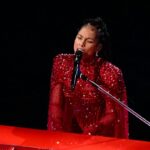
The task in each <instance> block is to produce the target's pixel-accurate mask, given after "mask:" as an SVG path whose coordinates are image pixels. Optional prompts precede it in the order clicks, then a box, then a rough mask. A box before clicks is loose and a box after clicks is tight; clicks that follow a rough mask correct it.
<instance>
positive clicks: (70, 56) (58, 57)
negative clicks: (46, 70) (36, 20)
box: [54, 53, 74, 61]
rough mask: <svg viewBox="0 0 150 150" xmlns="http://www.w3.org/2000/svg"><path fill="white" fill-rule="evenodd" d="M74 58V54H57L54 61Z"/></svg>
mask: <svg viewBox="0 0 150 150" xmlns="http://www.w3.org/2000/svg"><path fill="white" fill-rule="evenodd" d="M73 57H74V54H67V53H60V54H57V55H56V56H55V57H54V60H56V59H57V60H61V61H62V60H64V61H65V60H70V59H71V60H72V59H73Z"/></svg>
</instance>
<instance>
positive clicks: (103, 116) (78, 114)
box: [48, 54, 128, 138]
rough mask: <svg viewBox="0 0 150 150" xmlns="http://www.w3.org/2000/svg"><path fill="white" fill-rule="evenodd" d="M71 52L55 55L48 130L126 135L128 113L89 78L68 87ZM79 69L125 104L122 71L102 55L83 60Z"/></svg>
mask: <svg viewBox="0 0 150 150" xmlns="http://www.w3.org/2000/svg"><path fill="white" fill-rule="evenodd" d="M74 57H75V56H74V54H59V55H57V56H56V57H55V58H54V61H53V68H52V74H51V81H50V99H49V109H48V130H51V131H65V132H74V133H84V134H92V135H104V136H111V137H120V138H128V112H127V111H126V110H125V109H124V108H122V107H121V106H120V105H119V104H117V103H116V102H114V101H113V100H112V99H111V98H110V97H108V96H106V95H105V94H103V93H102V92H100V91H99V90H97V89H96V87H94V86H93V85H91V83H89V82H88V81H84V80H82V79H80V78H79V79H78V80H77V84H76V87H75V89H74V90H73V91H72V90H71V86H70V85H71V78H72V72H73V65H74ZM80 70H81V72H82V74H84V75H86V76H87V77H88V78H89V79H90V80H92V81H95V82H96V83H97V84H99V85H100V86H102V87H103V88H104V89H106V90H107V91H109V92H110V93H111V94H112V95H113V96H116V97H117V98H119V99H120V100H122V101H123V102H124V103H125V104H127V95H126V88H125V84H124V79H123V75H122V72H121V70H120V69H119V68H118V67H116V66H114V65H113V64H111V63H110V62H108V61H105V60H103V59H102V58H96V59H95V60H94V61H90V62H84V61H83V60H81V63H80Z"/></svg>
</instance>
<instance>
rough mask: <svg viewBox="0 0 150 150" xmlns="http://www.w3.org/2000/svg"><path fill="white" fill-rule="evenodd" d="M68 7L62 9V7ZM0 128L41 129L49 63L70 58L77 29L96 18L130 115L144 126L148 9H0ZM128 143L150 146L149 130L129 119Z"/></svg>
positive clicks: (149, 72) (108, 5)
mask: <svg viewBox="0 0 150 150" xmlns="http://www.w3.org/2000/svg"><path fill="white" fill-rule="evenodd" d="M67 5H68V6H67ZM0 11H1V12H0V14H1V16H0V22H1V23H0V24H1V27H0V29H1V30H0V33H1V34H0V36H1V44H0V50H1V51H0V53H1V55H0V57H1V59H0V60H1V68H0V72H1V78H0V86H1V92H0V124H2V125H14V126H20V127H27V128H37V129H46V124H47V108H48V94H49V83H50V81H49V78H50V73H51V65H52V58H53V57H54V56H55V55H56V54H57V53H66V52H67V53H71V52H73V48H72V44H73V39H74V36H75V34H76V28H77V25H78V24H79V23H80V22H81V21H82V20H83V19H84V18H86V17H91V16H101V17H102V18H103V20H104V21H105V22H106V24H107V27H108V31H109V32H110V35H111V46H112V47H111V48H112V51H111V56H112V57H111V61H112V62H113V63H114V64H115V65H117V66H118V67H120V68H121V69H122V71H123V74H124V79H125V83H126V87H127V92H128V103H129V107H131V108H132V109H133V110H134V111H136V112H138V113H139V114H140V115H142V116H143V117H144V118H146V119H147V120H150V111H149V101H150V92H149V90H150V85H149V84H150V78H149V77H150V60H149V51H150V22H149V19H150V6H149V5H148V4H147V3H144V1H143V3H138V2H136V3H131V2H130V3H129V2H128V1H121V2H119V3H114V2H109V1H108V2H107V1H106V2H103V3H102V2H99V4H97V3H96V2H94V1H91V2H85V3H83V4H81V3H79V2H77V1H71V4H67V3H66V4H64V3H63V2H62V3H60V2H58V3H57V4H50V3H45V4H44V2H43V3H37V2H36V3H35V4H30V3H23V2H22V3H16V4H15V3H12V4H10V3H9V4H1V9H0ZM129 129H130V138H132V139H140V140H150V128H149V127H148V125H146V124H145V123H143V122H141V121H140V120H139V119H137V118H136V117H135V116H133V115H131V114H129Z"/></svg>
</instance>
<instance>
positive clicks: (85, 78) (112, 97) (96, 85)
mask: <svg viewBox="0 0 150 150" xmlns="http://www.w3.org/2000/svg"><path fill="white" fill-rule="evenodd" d="M80 78H81V79H83V80H85V81H88V82H90V83H91V84H92V85H93V86H95V87H96V88H97V89H98V90H99V91H101V92H102V93H104V94H106V95H107V96H109V97H110V98H111V99H112V100H114V101H115V102H117V103H118V104H119V105H121V106H122V107H123V108H124V109H126V110H127V111H128V112H130V113H131V114H132V115H134V116H135V117H137V118H138V119H139V120H141V121H142V122H143V123H145V124H146V125H148V126H149V127H150V122H149V121H148V120H146V119H145V118H143V117H142V116H141V115H139V114H138V113H137V112H135V111H134V110H133V109H131V108H130V107H128V106H127V105H126V104H124V103H123V102H122V101H121V100H120V99H117V98H116V97H115V96H113V95H112V94H110V93H109V92H108V91H106V90H105V89H103V88H102V87H101V86H100V85H98V84H97V83H95V82H94V81H92V80H90V79H88V77H87V76H85V75H83V74H82V73H81V72H80Z"/></svg>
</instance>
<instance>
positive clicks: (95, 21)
mask: <svg viewBox="0 0 150 150" xmlns="http://www.w3.org/2000/svg"><path fill="white" fill-rule="evenodd" d="M88 24H89V25H92V26H93V27H95V29H96V30H97V38H98V40H99V42H100V43H102V45H103V48H102V51H100V54H99V56H101V57H103V58H107V59H110V57H111V56H110V55H111V54H110V35H109V32H108V31H107V26H106V24H105V22H104V21H103V20H102V18H101V17H95V18H94V17H93V18H87V19H85V20H84V21H83V22H82V24H81V26H80V27H81V28H82V27H83V26H86V25H88Z"/></svg>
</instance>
